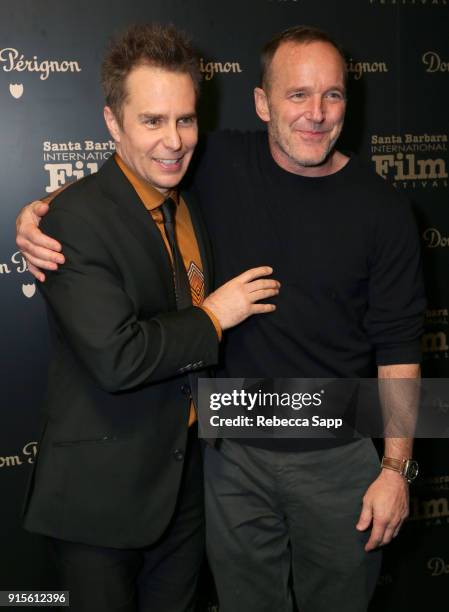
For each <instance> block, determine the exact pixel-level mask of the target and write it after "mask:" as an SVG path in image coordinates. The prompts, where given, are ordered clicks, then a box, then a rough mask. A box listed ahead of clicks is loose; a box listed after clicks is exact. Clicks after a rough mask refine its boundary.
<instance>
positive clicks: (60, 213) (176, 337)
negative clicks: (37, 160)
mask: <svg viewBox="0 0 449 612" xmlns="http://www.w3.org/2000/svg"><path fill="white" fill-rule="evenodd" d="M183 196H184V199H185V201H186V203H187V205H188V207H189V211H190V214H191V217H192V222H193V226H194V230H195V233H196V237H197V240H198V244H199V248H200V252H201V257H202V261H203V266H204V271H205V284H206V291H207V289H208V288H209V287H210V286H211V278H210V252H209V248H208V244H207V238H206V235H205V232H204V227H203V224H202V222H201V219H200V217H199V214H198V211H197V209H196V208H195V206H194V204H193V203H192V201H191V200H190V199H189V198H188V196H187V195H186V194H183ZM42 228H43V230H44V231H45V232H46V233H48V234H50V235H53V236H55V237H56V238H58V240H60V241H61V243H62V245H63V250H64V254H65V257H66V263H65V264H64V265H63V266H62V267H61V268H60V269H59V270H58V271H57V272H54V273H50V274H48V275H47V276H48V278H47V280H46V282H45V283H44V284H41V285H40V290H41V292H42V294H43V296H44V297H45V300H46V302H47V307H48V313H49V322H50V323H49V324H50V332H51V336H52V341H53V356H52V359H51V364H50V369H49V376H48V394H47V397H46V401H45V427H44V432H43V435H42V439H41V442H40V448H39V453H38V458H37V462H36V466H35V470H34V474H33V477H32V480H31V483H30V487H29V492H28V495H27V501H26V505H25V520H24V525H25V527H26V528H27V529H29V530H30V531H35V532H38V533H42V534H47V535H50V536H53V537H57V538H61V539H64V540H69V541H74V542H83V543H86V544H92V545H97V546H108V547H116V548H133V547H141V546H146V545H149V544H151V543H152V542H154V541H156V540H157V539H158V537H159V536H160V535H161V534H162V532H163V530H164V528H165V527H166V526H167V523H168V521H169V520H170V517H171V515H172V512H173V509H174V505H175V501H176V495H177V491H178V487H179V483H180V478H181V473H182V468H183V460H182V459H183V452H184V450H185V445H186V437H187V431H188V415H189V394H188V389H187V392H186V386H187V385H188V383H189V380H188V377H189V373H191V372H193V371H198V370H200V369H202V368H204V367H206V366H209V365H212V364H214V363H216V361H217V357H218V338H217V333H216V331H215V328H214V326H213V324H212V322H211V320H210V318H209V317H208V316H207V315H206V314H205V313H204V312H203V311H202V310H201V309H200V308H196V307H190V308H186V309H184V310H181V311H177V310H176V300H175V294H174V285H173V273H172V267H171V262H170V259H169V255H168V253H167V250H166V247H165V245H164V243H163V240H162V237H161V235H160V232H159V230H158V228H157V227H156V225H155V223H154V221H153V219H152V217H151V215H150V214H149V213H148V212H147V211H146V210H145V208H144V206H143V204H142V203H141V201H140V199H139V198H138V196H137V194H136V192H135V191H134V189H133V187H132V186H131V184H130V183H129V182H128V180H127V179H126V178H125V176H124V174H123V173H122V172H121V170H120V169H119V167H118V166H117V164H116V162H115V161H114V160H113V159H110V160H108V161H107V162H106V163H105V164H104V166H103V167H102V168H101V169H100V170H99V172H98V173H97V174H93V175H91V176H89V177H86V178H85V179H83V180H81V181H79V182H77V183H75V184H74V185H72V186H71V187H69V188H67V189H66V190H65V191H64V192H62V193H61V194H60V195H59V196H57V197H56V198H55V199H54V201H53V202H52V205H51V207H50V212H49V213H48V215H47V216H46V217H45V219H43V221H42Z"/></svg>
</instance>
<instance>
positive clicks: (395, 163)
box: [370, 133, 448, 189]
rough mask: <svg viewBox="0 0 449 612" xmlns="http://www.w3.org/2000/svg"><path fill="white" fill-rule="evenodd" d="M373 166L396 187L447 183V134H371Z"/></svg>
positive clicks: (418, 187) (418, 186) (420, 187)
mask: <svg viewBox="0 0 449 612" xmlns="http://www.w3.org/2000/svg"><path fill="white" fill-rule="evenodd" d="M370 145H371V160H372V162H373V164H374V169H375V170H376V172H377V174H379V175H380V176H381V177H382V178H384V179H389V180H391V181H392V182H393V184H394V186H395V187H397V188H400V189H436V188H441V187H445V188H447V185H448V181H447V179H448V172H447V160H448V154H447V151H448V134H411V133H410V134H408V133H406V134H387V135H384V134H382V135H381V134H372V136H371V142H370Z"/></svg>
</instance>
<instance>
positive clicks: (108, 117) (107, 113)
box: [103, 106, 121, 142]
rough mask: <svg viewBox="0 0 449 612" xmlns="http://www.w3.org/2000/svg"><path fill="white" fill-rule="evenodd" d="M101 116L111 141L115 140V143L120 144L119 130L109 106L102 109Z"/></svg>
mask: <svg viewBox="0 0 449 612" xmlns="http://www.w3.org/2000/svg"><path fill="white" fill-rule="evenodd" d="M103 116H104V120H105V122H106V125H107V128H108V130H109V133H110V134H111V136H112V139H113V140H115V142H120V132H121V129H120V126H119V124H118V121H117V119H116V117H115V115H114V113H113V112H112V109H111V108H110V107H109V106H105V107H104V109H103Z"/></svg>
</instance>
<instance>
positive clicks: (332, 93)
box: [326, 91, 344, 100]
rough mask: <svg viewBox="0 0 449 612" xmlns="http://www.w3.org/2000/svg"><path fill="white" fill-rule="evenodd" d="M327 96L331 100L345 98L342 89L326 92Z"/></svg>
mask: <svg viewBox="0 0 449 612" xmlns="http://www.w3.org/2000/svg"><path fill="white" fill-rule="evenodd" d="M326 98H329V99H330V100H343V99H344V96H343V94H342V93H341V92H340V91H330V92H329V93H327V94H326Z"/></svg>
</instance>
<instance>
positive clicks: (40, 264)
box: [24, 253, 58, 271]
mask: <svg viewBox="0 0 449 612" xmlns="http://www.w3.org/2000/svg"><path fill="white" fill-rule="evenodd" d="M24 256H25V259H26V260H27V263H28V269H30V265H31V266H34V267H35V268H41V269H42V270H52V271H54V270H57V269H58V264H57V263H55V262H53V261H48V260H47V259H40V258H39V257H34V256H33V255H30V254H29V253H24ZM30 271H31V270H30Z"/></svg>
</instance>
